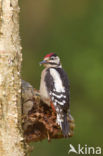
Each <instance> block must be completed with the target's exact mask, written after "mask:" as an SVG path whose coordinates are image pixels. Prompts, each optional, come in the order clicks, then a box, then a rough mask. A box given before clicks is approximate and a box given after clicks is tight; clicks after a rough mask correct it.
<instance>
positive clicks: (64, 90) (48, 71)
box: [40, 53, 70, 137]
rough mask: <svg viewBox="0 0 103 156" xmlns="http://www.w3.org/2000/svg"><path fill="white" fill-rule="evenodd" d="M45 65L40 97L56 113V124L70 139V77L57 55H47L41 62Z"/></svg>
mask: <svg viewBox="0 0 103 156" xmlns="http://www.w3.org/2000/svg"><path fill="white" fill-rule="evenodd" d="M40 64H43V65H44V67H45V68H44V70H43V71H42V73H41V82H40V96H41V99H42V101H44V102H45V103H46V104H47V105H49V106H51V107H52V109H53V111H54V112H56V122H57V123H58V125H59V126H60V128H61V130H62V133H63V135H64V137H68V134H69V130H70V127H69V123H68V114H69V113H70V110H69V103H70V86H69V80H68V76H67V74H66V73H65V71H64V70H63V68H62V65H61V62H60V58H59V57H58V56H57V55H56V54H55V53H50V54H47V55H46V56H45V57H44V60H43V61H42V62H40Z"/></svg>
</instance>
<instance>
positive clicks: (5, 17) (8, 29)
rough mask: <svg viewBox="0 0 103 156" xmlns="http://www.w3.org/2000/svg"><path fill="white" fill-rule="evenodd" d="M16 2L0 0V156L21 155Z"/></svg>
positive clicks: (22, 150)
mask: <svg viewBox="0 0 103 156" xmlns="http://www.w3.org/2000/svg"><path fill="white" fill-rule="evenodd" d="M18 13H19V7H18V0H0V156H24V155H25V150H24V149H25V148H24V147H25V146H24V139H23V135H22V128H21V79H20V69H21V61H22V54H21V46H20V37H19V23H18V22H19V21H18Z"/></svg>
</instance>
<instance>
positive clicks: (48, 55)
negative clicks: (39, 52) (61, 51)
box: [44, 53, 54, 58]
mask: <svg viewBox="0 0 103 156" xmlns="http://www.w3.org/2000/svg"><path fill="white" fill-rule="evenodd" d="M52 55H54V53H50V54H47V55H46V56H45V57H44V58H47V57H51V56H52Z"/></svg>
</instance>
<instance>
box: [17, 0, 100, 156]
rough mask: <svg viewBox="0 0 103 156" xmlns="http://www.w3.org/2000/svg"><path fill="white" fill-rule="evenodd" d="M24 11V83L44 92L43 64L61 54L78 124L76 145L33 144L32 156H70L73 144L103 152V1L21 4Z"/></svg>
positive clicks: (59, 142)
mask: <svg viewBox="0 0 103 156" xmlns="http://www.w3.org/2000/svg"><path fill="white" fill-rule="evenodd" d="M20 7H21V13H20V33H21V39H22V41H21V42H22V46H23V64H22V77H23V79H24V80H26V81H28V82H30V83H31V84H32V85H33V86H34V87H35V88H37V89H39V81H40V73H41V71H42V69H43V68H42V67H40V66H39V62H40V61H41V60H42V59H43V57H44V56H45V55H46V54H47V53H50V52H55V53H56V54H58V55H59V56H60V58H61V61H62V64H63V68H64V69H65V71H66V72H67V73H68V75H69V79H70V82H71V113H72V115H73V117H74V119H75V124H76V127H75V133H74V136H73V137H72V138H70V139H60V140H52V141H51V143H48V141H47V140H44V141H42V142H38V143H33V144H32V145H33V146H34V151H33V152H32V153H31V156H35V155H39V156H52V155H53V156H57V155H59V156H68V150H69V144H70V143H71V144H72V145H74V147H76V148H77V145H78V144H81V145H85V144H87V145H88V146H94V147H95V146H100V147H103V119H102V118H103V1H102V0H99V1H98V0H21V1H20ZM102 152H103V151H102ZM71 155H73V154H71ZM74 155H75V154H74Z"/></svg>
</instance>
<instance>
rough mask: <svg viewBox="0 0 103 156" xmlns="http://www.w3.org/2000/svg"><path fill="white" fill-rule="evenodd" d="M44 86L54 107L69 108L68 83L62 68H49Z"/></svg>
mask: <svg viewBox="0 0 103 156" xmlns="http://www.w3.org/2000/svg"><path fill="white" fill-rule="evenodd" d="M45 82H46V86H47V89H48V92H49V95H50V98H51V101H52V102H53V104H54V106H55V107H56V106H57V105H60V106H62V107H63V108H64V109H65V108H66V109H67V108H68V107H69V95H70V91H69V81H68V77H67V75H66V73H65V72H64V70H63V69H62V68H49V69H48V71H47V74H46V77H45Z"/></svg>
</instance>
